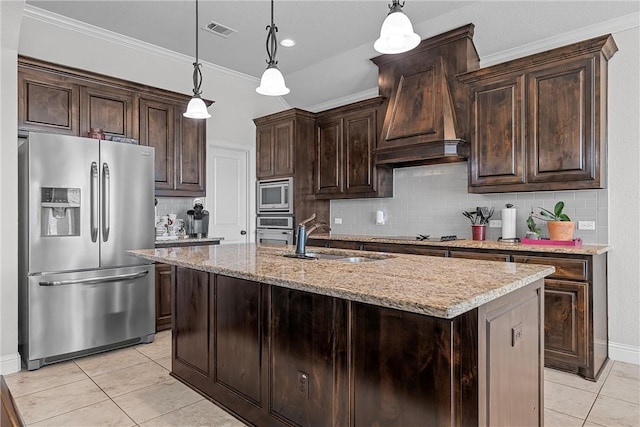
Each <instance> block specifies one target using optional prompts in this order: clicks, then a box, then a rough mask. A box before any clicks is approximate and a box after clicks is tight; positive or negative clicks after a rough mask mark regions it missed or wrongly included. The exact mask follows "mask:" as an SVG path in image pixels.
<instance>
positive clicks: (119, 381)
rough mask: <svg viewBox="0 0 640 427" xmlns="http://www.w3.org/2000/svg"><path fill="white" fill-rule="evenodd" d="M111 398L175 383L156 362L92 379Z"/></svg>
mask: <svg viewBox="0 0 640 427" xmlns="http://www.w3.org/2000/svg"><path fill="white" fill-rule="evenodd" d="M92 379H93V380H94V381H95V382H96V384H98V386H99V387H100V388H101V389H102V390H103V391H104V392H105V393H107V394H108V395H109V397H112V398H113V397H115V396H119V395H121V394H125V393H130V392H132V391H135V390H139V389H141V388H144V387H148V386H150V385H154V384H162V383H166V384H171V383H173V382H175V381H176V380H174V379H173V378H171V376H170V375H169V372H167V370H166V369H164V368H163V367H162V366H160V365H158V364H157V363H155V362H147V363H142V364H140V365H135V366H130V367H128V368H124V369H119V370H117V371H113V372H109V373H107V374H103V375H98V376H96V377H93V378H92Z"/></svg>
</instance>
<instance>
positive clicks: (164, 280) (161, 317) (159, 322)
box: [155, 263, 171, 332]
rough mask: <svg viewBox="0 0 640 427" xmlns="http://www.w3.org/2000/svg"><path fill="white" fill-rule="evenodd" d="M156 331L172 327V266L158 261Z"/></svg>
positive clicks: (156, 268)
mask: <svg viewBox="0 0 640 427" xmlns="http://www.w3.org/2000/svg"><path fill="white" fill-rule="evenodd" d="M155 270H156V332H159V331H164V330H166V329H171V266H170V265H169V264H161V263H156V265H155Z"/></svg>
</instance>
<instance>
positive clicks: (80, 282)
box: [40, 271, 149, 286]
mask: <svg viewBox="0 0 640 427" xmlns="http://www.w3.org/2000/svg"><path fill="white" fill-rule="evenodd" d="M147 274H149V272H148V271H141V272H140V273H131V274H119V275H117V276H111V277H97V278H96V277H91V278H88V279H78V280H52V281H50V282H40V286H64V285H93V284H95V283H107V282H119V281H121V280H133V279H138V278H140V277H143V276H146V275H147Z"/></svg>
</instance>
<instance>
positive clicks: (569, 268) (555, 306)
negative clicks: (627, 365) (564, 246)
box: [307, 239, 609, 381]
mask: <svg viewBox="0 0 640 427" xmlns="http://www.w3.org/2000/svg"><path fill="white" fill-rule="evenodd" d="M307 245H308V246H324V247H330V248H340V247H342V246H343V245H344V247H345V249H346V248H347V246H348V249H358V246H359V248H360V249H362V250H366V251H377V252H396V253H404V254H417V255H432V256H449V257H452V258H468V259H477V260H485V261H501V262H509V261H512V262H517V263H532V264H544V265H553V266H554V267H555V269H556V271H555V273H553V274H552V275H550V276H549V277H547V278H546V279H545V322H544V323H545V327H544V337H545V358H544V363H545V366H546V367H548V368H556V369H561V370H564V371H568V372H572V373H575V374H578V375H580V376H582V377H583V378H585V379H587V380H590V381H596V380H597V379H598V376H599V375H600V372H601V371H602V368H603V367H604V365H605V362H606V361H607V360H608V358H609V350H608V342H609V341H608V340H609V338H608V329H607V328H608V327H607V324H608V320H607V319H608V316H607V254H606V253H602V254H596V255H589V254H563V253H557V252H548V253H546V252H523V251H508V252H507V251H501V250H493V249H475V248H474V249H469V248H459V247H455V246H451V247H449V248H447V247H443V246H428V245H422V244H420V245H414V244H403V243H386V242H384V243H381V242H375V243H371V242H369V241H365V240H362V241H356V240H340V239H309V240H308V241H307Z"/></svg>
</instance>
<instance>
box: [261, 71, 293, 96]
mask: <svg viewBox="0 0 640 427" xmlns="http://www.w3.org/2000/svg"><path fill="white" fill-rule="evenodd" d="M256 92H258V93H259V94H260V95H267V96H282V95H286V94H288V93H289V92H290V90H289V88H288V87H287V86H286V85H285V83H284V77H283V75H282V73H281V72H280V70H278V67H277V66H275V65H274V66H272V67H268V68H267V69H266V70H264V73H262V78H261V79H260V87H257V88H256Z"/></svg>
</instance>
